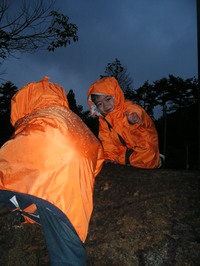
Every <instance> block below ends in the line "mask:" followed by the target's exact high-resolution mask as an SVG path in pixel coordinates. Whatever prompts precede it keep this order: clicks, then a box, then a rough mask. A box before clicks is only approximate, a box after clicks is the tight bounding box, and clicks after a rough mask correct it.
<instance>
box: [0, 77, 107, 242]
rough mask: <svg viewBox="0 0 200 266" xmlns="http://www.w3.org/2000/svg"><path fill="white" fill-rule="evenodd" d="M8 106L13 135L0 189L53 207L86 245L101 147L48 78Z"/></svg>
mask: <svg viewBox="0 0 200 266" xmlns="http://www.w3.org/2000/svg"><path fill="white" fill-rule="evenodd" d="M11 104H12V106H11V122H12V124H13V125H14V126H15V133H14V136H13V137H12V138H11V139H10V140H9V141H7V142H6V143H5V144H4V145H3V146H2V147H1V149H0V189H2V190H11V191H15V192H21V193H26V194H30V195H33V196H36V197H39V198H41V199H44V200H46V201H48V202H50V203H52V204H54V205H55V206H56V207H58V208H59V209H60V210H61V211H62V212H63V213H65V214H66V216H67V217H68V219H69V220H70V221H71V223H72V225H73V226H74V228H75V230H76V231H77V233H78V235H79V237H80V239H81V240H82V241H83V242H84V241H85V238H86V235H87V231H88V224H89V220H90V216H91V212H92V209H93V186H94V180H95V177H96V175H97V174H98V173H99V171H100V170H101V167H102V164H103V149H102V146H101V144H100V142H99V141H98V140H97V138H96V137H95V136H94V135H93V134H92V133H91V131H90V130H89V129H88V128H87V126H86V125H85V124H84V123H83V122H82V120H81V119H80V118H79V117H78V116H77V115H76V114H74V113H73V112H72V111H71V110H70V109H69V106H68V101H67V98H66V94H65V92H64V90H63V88H62V87H60V86H59V85H57V84H54V83H50V82H48V80H47V78H44V79H43V80H42V81H41V82H34V83H30V84H27V85H25V86H24V87H23V88H22V89H21V90H19V91H18V92H17V93H16V94H15V95H14V97H13V98H12V102H11Z"/></svg>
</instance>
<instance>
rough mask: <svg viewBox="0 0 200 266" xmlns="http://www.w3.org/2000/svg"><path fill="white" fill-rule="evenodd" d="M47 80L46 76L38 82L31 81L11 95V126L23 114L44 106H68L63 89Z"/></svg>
mask: <svg viewBox="0 0 200 266" xmlns="http://www.w3.org/2000/svg"><path fill="white" fill-rule="evenodd" d="M48 80H49V78H48V77H44V78H43V79H42V80H41V81H39V82H31V83H29V84H27V85H25V86H24V87H23V88H22V89H20V90H19V91H18V92H17V93H16V94H15V95H14V96H13V98H12V100H11V106H12V108H11V124H12V125H13V126H14V125H15V123H16V122H17V121H18V120H19V119H21V118H23V117H24V116H26V115H29V114H32V113H34V112H36V111H37V110H39V109H42V108H45V107H54V106H61V107H67V108H69V104H68V100H67V96H66V93H65V91H64V89H63V88H62V87H61V86H59V85H57V84H55V83H51V82H48Z"/></svg>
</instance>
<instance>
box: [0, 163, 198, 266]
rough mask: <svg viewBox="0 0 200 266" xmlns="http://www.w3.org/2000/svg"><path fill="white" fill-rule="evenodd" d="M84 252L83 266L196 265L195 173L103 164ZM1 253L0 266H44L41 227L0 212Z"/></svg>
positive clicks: (47, 262)
mask: <svg viewBox="0 0 200 266" xmlns="http://www.w3.org/2000/svg"><path fill="white" fill-rule="evenodd" d="M85 248H86V251H87V256H88V263H87V264H88V266H102V265H108V266H112V265H113V266H118V265H119V266H123V265H124V266H125V265H131V266H132V265H133V266H151V265H152V266H161V265H162V266H163V265H166V266H170V265H177V266H179V265H180V266H183V265H190V266H192V265H200V172H198V171H175V170H168V169H154V170H144V169H134V168H132V167H126V166H122V165H116V164H104V166H103V169H102V171H101V173H100V174H99V176H98V177H97V178H96V184H95V189H94V211H93V213H92V218H91V222H90V227H89V233H88V237H87V240H86V243H85ZM0 249H1V256H0V265H4V266H7V265H8V266H14V265H15V266H18V265H20V266H23V265H26V266H29V265H30V266H36V265H39V266H43V265H44V266H47V265H49V260H48V254H47V250H46V246H45V241H44V238H43V233H42V230H41V227H40V226H39V225H31V224H21V223H20V222H19V221H18V220H15V219H14V218H13V217H12V215H11V214H10V213H8V212H6V211H4V210H3V209H0Z"/></svg>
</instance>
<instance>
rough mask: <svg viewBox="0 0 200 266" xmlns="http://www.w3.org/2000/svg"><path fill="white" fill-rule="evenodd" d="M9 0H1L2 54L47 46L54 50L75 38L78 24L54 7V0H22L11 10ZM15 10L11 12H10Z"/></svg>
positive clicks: (0, 39) (32, 50) (0, 31)
mask: <svg viewBox="0 0 200 266" xmlns="http://www.w3.org/2000/svg"><path fill="white" fill-rule="evenodd" d="M11 2H12V1H9V0H1V2H0V58H2V59H5V58H7V57H8V56H10V55H13V54H14V53H15V52H16V51H19V52H34V51H36V50H37V49H42V48H45V49H47V50H48V51H54V50H55V49H56V48H58V47H62V46H64V47H66V45H68V44H70V42H71V40H73V41H74V42H76V41H77V40H78V36H77V30H78V28H77V26H76V25H75V24H72V23H69V18H68V17H67V16H66V15H63V14H60V13H58V12H57V11H56V10H54V7H53V1H48V4H47V2H46V1H45V0H34V1H31V2H30V1H23V2H22V5H21V6H19V5H16V7H17V9H16V13H15V14H14V13H13V12H14V11H13V10H12V11H10V10H11ZM11 14H12V15H11Z"/></svg>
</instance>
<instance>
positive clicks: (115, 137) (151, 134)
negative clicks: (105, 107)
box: [88, 77, 159, 168]
mask: <svg viewBox="0 0 200 266" xmlns="http://www.w3.org/2000/svg"><path fill="white" fill-rule="evenodd" d="M91 94H104V95H111V96H114V103H115V108H114V110H113V111H112V112H110V113H108V114H107V115H106V117H103V116H102V115H101V114H100V113H99V112H98V109H97V108H96V106H95V104H94V103H93V102H92V100H91ZM88 103H89V105H90V111H91V114H92V115H97V116H99V139H100V140H101V142H102V144H103V148H104V158H105V159H106V160H111V161H115V162H117V163H120V164H126V156H127V154H129V155H130V153H131V155H130V156H129V164H130V165H132V166H134V167H138V168H156V167H158V164H159V146H158V135H157V131H156V128H155V125H154V123H153V121H152V120H151V118H150V117H149V116H148V114H147V113H146V112H145V110H144V109H143V108H142V107H140V106H139V105H137V104H134V103H132V102H131V101H129V100H125V99H124V94H123V91H122V90H121V88H120V87H119V84H118V82H117V80H116V79H115V78H113V77H106V78H102V79H100V80H98V81H96V82H95V83H93V84H92V86H91V87H90V88H89V91H88ZM126 111H127V112H128V113H129V114H131V113H134V112H135V113H137V115H138V116H139V118H140V120H141V122H140V123H139V124H134V125H131V124H129V122H128V120H127V117H126V114H125V112H126ZM105 119H106V121H107V122H106V121H105ZM119 135H120V136H121V137H122V138H123V140H124V142H125V143H126V144H125V145H126V146H125V145H124V144H122V141H121V140H120V137H119ZM131 149H132V151H131V152H130V150H131ZM127 151H129V152H128V153H127Z"/></svg>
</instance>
